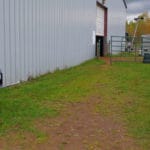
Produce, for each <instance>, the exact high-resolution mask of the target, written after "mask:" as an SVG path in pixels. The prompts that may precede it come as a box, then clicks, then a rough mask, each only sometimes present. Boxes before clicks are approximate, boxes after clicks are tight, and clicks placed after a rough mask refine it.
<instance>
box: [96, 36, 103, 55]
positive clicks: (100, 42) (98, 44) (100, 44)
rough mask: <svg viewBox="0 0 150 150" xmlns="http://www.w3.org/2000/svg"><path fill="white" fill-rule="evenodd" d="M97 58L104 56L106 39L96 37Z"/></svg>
mask: <svg viewBox="0 0 150 150" xmlns="http://www.w3.org/2000/svg"><path fill="white" fill-rule="evenodd" d="M96 56H97V57H100V56H104V37H103V36H96Z"/></svg>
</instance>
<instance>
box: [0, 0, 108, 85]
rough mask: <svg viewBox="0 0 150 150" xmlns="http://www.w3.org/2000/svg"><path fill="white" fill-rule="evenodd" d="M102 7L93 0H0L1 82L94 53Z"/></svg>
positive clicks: (103, 25) (101, 33)
mask: <svg viewBox="0 0 150 150" xmlns="http://www.w3.org/2000/svg"><path fill="white" fill-rule="evenodd" d="M106 10H107V9H106V7H104V6H103V5H102V4H101V2H97V0H0V85H1V86H8V85H12V84H16V83H19V82H20V81H26V80H28V78H31V77H36V76H39V75H41V74H45V73H47V72H53V71H54V70H56V69H63V68H67V67H71V66H75V65H78V64H80V63H81V62H83V61H86V60H88V59H91V58H93V57H95V42H96V37H97V36H98V37H101V38H104V36H106V32H107V30H106V22H105V20H106V19H104V18H106ZM98 16H99V17H100V20H99V21H98ZM104 16H105V17H104ZM101 17H102V18H101ZM96 18H97V19H96Z"/></svg>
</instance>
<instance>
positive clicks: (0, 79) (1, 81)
mask: <svg viewBox="0 0 150 150" xmlns="http://www.w3.org/2000/svg"><path fill="white" fill-rule="evenodd" d="M2 86H3V74H2V72H1V71H0V87H2Z"/></svg>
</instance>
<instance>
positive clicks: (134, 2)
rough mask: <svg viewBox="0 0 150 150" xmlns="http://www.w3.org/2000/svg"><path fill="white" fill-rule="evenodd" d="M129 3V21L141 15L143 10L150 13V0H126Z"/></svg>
mask: <svg viewBox="0 0 150 150" xmlns="http://www.w3.org/2000/svg"><path fill="white" fill-rule="evenodd" d="M126 1H127V5H128V10H127V12H128V16H127V19H128V20H129V21H131V20H133V19H134V18H135V17H137V16H139V15H140V14H141V13H143V12H149V13H150V0H126Z"/></svg>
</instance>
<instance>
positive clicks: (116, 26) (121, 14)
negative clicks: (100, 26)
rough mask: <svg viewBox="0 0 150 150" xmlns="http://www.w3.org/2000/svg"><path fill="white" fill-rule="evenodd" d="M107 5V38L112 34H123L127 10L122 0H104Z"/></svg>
mask: <svg viewBox="0 0 150 150" xmlns="http://www.w3.org/2000/svg"><path fill="white" fill-rule="evenodd" d="M106 6H107V7H108V39H109V40H110V37H111V36H113V35H118V36H125V26H126V18H127V10H126V8H125V5H124V2H123V0H115V3H114V1H112V0H106Z"/></svg>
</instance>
